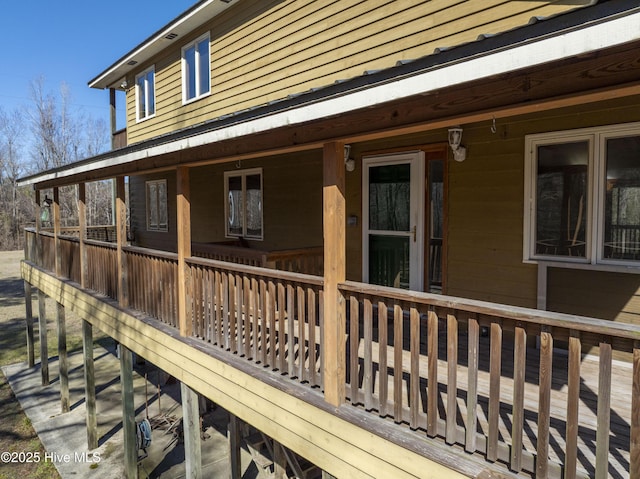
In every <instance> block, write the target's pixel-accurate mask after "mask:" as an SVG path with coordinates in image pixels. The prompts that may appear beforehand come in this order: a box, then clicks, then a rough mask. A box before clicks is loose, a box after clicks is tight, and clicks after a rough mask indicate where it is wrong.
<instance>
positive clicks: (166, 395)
mask: <svg viewBox="0 0 640 479" xmlns="http://www.w3.org/2000/svg"><path fill="white" fill-rule="evenodd" d="M94 358H95V373H96V391H97V395H96V396H97V419H98V437H99V447H98V449H96V450H94V451H88V450H87V432H86V427H85V402H84V372H83V366H82V352H78V353H72V354H69V396H70V404H71V411H70V412H68V413H66V414H62V413H61V406H60V382H59V379H58V362H57V359H56V358H52V359H50V360H49V373H50V379H51V384H50V385H49V386H47V387H42V386H41V375H40V366H39V363H38V364H36V366H35V367H33V368H29V367H28V366H27V364H26V363H19V364H12V365H9V366H5V367H3V368H2V371H3V373H4V374H5V376H6V377H7V379H8V381H9V384H10V385H11V388H12V389H13V391H14V393H15V395H16V397H17V398H18V400H19V401H20V405H21V406H22V408H23V409H24V412H25V413H26V415H27V416H28V417H29V419H30V420H31V423H32V424H33V427H34V429H35V431H36V433H37V434H38V436H39V437H40V440H41V441H42V444H43V445H44V447H45V449H46V451H47V456H46V458H44V457H43V458H41V459H40V460H48V461H52V462H54V464H55V466H56V468H57V469H58V471H59V473H60V475H61V476H62V477H63V479H71V478H73V479H84V478H95V479H98V478H99V479H110V478H113V479H121V478H122V477H123V465H122V464H123V457H124V455H123V433H122V407H121V405H122V401H121V396H120V382H119V377H120V362H119V360H118V359H117V357H116V354H115V350H113V349H112V350H107V349H105V348H103V347H101V346H96V348H95V350H94ZM145 375H146V376H147V379H146V380H145ZM158 384H160V395H159V398H158V394H157V391H158ZM134 391H135V406H136V421H140V420H142V419H144V418H145V417H148V418H149V420H150V422H151V424H152V426H154V429H153V433H152V442H151V446H150V447H149V448H148V449H147V456H146V458H144V459H142V460H141V461H140V462H139V469H138V472H139V477H140V478H146V477H150V478H163V479H173V478H181V477H185V466H184V445H183V443H182V440H181V436H180V432H181V421H180V419H181V418H182V410H181V407H180V385H179V383H177V382H173V381H171V378H167V376H166V375H165V374H164V373H162V372H160V371H158V370H157V368H155V367H154V366H153V365H149V364H146V365H136V371H135V373H134ZM145 404H146V406H145ZM227 422H228V416H227V413H226V411H224V410H222V409H221V408H213V410H211V411H209V412H208V413H207V414H205V415H204V417H203V429H204V432H203V434H204V438H205V439H204V440H203V442H202V462H203V477H207V478H223V479H227V478H229V477H230V470H229V448H228V444H227V439H226V428H227ZM142 455H144V453H143V451H139V457H140V456H142ZM250 457H251V456H250V454H249V453H248V452H247V451H245V450H242V465H243V471H245V474H244V476H243V477H245V478H251V477H256V474H257V470H256V469H255V467H254V466H253V465H252V464H251V459H250Z"/></svg>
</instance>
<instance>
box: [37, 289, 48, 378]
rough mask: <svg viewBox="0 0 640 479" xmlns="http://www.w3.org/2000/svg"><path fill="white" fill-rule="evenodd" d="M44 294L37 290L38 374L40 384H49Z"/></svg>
mask: <svg viewBox="0 0 640 479" xmlns="http://www.w3.org/2000/svg"><path fill="white" fill-rule="evenodd" d="M45 299H46V296H45V295H44V293H43V292H42V291H41V290H38V334H39V336H40V374H41V375H42V385H43V386H48V385H49V346H48V344H47V310H46V304H45Z"/></svg>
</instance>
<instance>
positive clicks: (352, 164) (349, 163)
mask: <svg viewBox="0 0 640 479" xmlns="http://www.w3.org/2000/svg"><path fill="white" fill-rule="evenodd" d="M350 153H351V145H344V167H345V168H346V170H347V171H353V170H355V169H356V160H354V159H353V158H349V154H350Z"/></svg>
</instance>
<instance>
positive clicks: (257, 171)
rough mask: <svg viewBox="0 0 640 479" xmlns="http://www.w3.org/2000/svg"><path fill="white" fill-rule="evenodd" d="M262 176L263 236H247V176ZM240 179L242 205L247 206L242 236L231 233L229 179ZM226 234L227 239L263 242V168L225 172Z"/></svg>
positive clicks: (262, 223) (262, 221)
mask: <svg viewBox="0 0 640 479" xmlns="http://www.w3.org/2000/svg"><path fill="white" fill-rule="evenodd" d="M252 175H260V205H261V207H260V225H261V234H260V235H259V236H258V235H249V234H247V213H246V205H247V201H246V195H247V176H252ZM237 177H240V178H241V181H242V203H243V205H245V212H244V214H243V217H242V234H234V233H231V232H230V231H229V199H228V198H229V178H237ZM224 224H225V226H224V233H225V237H226V238H246V239H252V240H259V241H262V240H263V239H264V177H263V175H262V168H251V169H247V170H236V171H225V172H224Z"/></svg>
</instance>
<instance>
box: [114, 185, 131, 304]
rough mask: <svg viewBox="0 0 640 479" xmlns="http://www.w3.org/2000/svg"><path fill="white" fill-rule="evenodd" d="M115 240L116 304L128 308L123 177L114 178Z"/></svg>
mask: <svg viewBox="0 0 640 479" xmlns="http://www.w3.org/2000/svg"><path fill="white" fill-rule="evenodd" d="M116 238H117V243H116V247H117V257H118V303H119V304H120V306H123V307H125V308H126V307H127V306H129V281H128V277H127V259H126V257H125V255H124V251H123V249H122V248H123V246H126V244H127V205H126V197H125V185H124V176H118V177H117V178H116Z"/></svg>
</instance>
